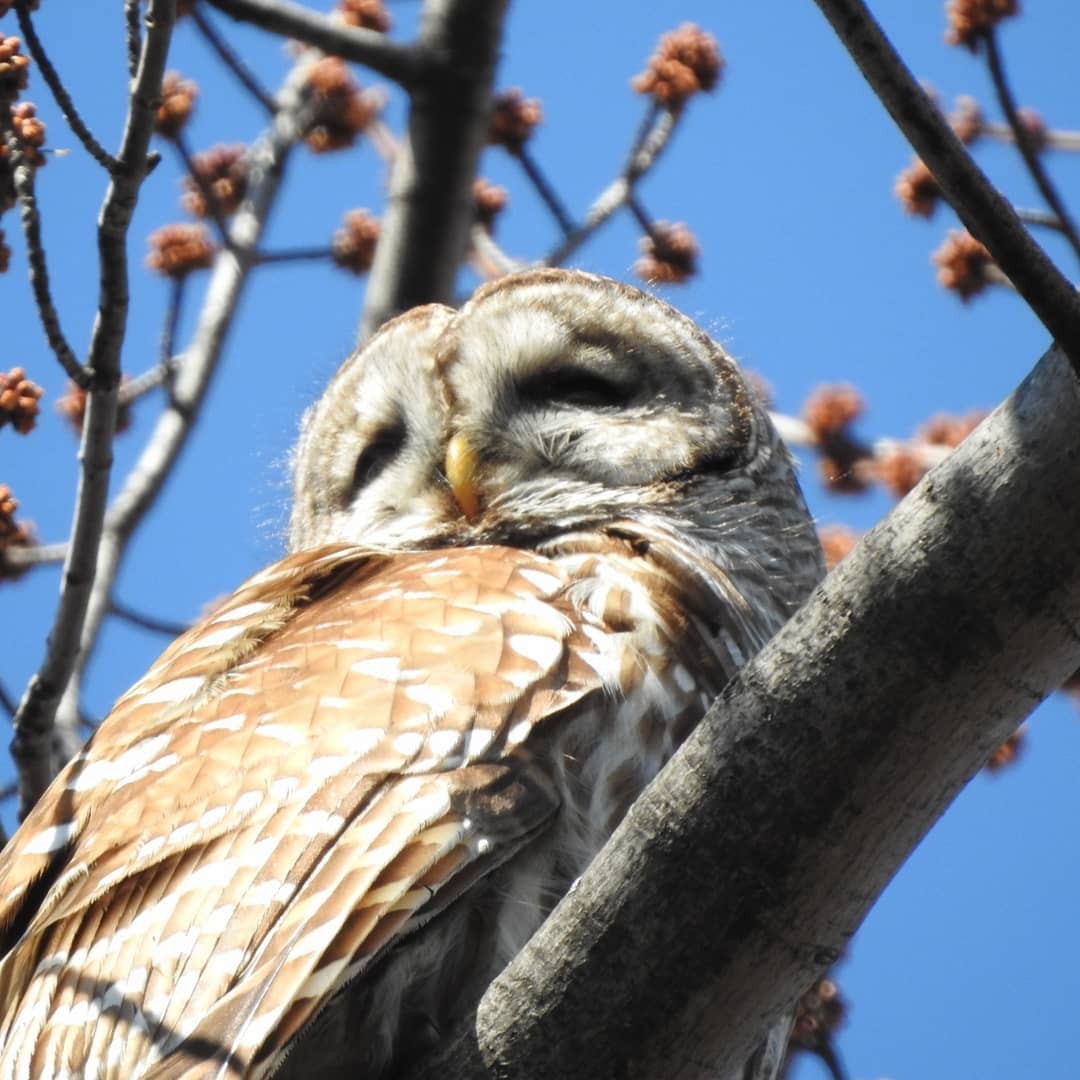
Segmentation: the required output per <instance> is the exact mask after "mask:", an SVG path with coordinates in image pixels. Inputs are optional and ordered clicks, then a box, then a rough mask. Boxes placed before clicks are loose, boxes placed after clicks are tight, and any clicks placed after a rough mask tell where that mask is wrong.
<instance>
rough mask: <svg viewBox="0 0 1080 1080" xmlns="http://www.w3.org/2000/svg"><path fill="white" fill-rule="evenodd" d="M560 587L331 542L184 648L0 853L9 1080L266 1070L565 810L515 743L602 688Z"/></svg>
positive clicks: (498, 552) (267, 578) (461, 556)
mask: <svg viewBox="0 0 1080 1080" xmlns="http://www.w3.org/2000/svg"><path fill="white" fill-rule="evenodd" d="M564 584H565V579H564V578H563V577H562V576H561V574H560V571H559V570H558V569H557V568H556V566H555V564H554V563H552V562H550V561H549V560H547V559H544V558H543V557H541V556H538V555H534V554H531V553H529V552H525V551H520V550H516V549H506V548H471V549H455V550H447V551H441V552H429V553H422V554H409V555H397V556H394V557H381V556H371V555H369V554H365V553H364V552H363V551H360V550H358V549H356V548H352V547H341V546H335V547H330V548H324V549H319V550H317V551H315V552H308V553H303V554H301V555H297V556H290V557H289V558H287V559H285V560H283V561H282V562H280V563H278V564H276V565H274V566H272V567H270V568H269V569H268V570H266V571H263V572H262V573H261V574H259V575H257V576H256V577H255V578H253V579H251V580H250V581H248V582H247V583H246V584H245V585H244V586H243V587H242V588H241V589H240V590H238V591H237V593H235V594H234V595H233V596H232V597H231V598H230V599H229V600H228V601H227V602H226V603H225V604H224V605H223V606H222V607H221V608H220V609H219V610H217V611H216V612H215V613H214V614H213V615H212V616H210V617H209V618H208V619H207V620H206V621H205V622H203V623H202V624H201V625H199V626H198V627H196V628H195V629H194V630H192V631H190V632H189V633H187V634H185V635H183V636H182V637H181V638H179V639H178V640H177V641H176V642H175V643H174V644H173V645H172V646H171V647H170V648H169V649H168V650H167V651H166V652H165V653H164V654H163V656H162V657H161V659H160V660H159V661H158V662H157V663H156V664H155V665H154V666H153V667H152V668H151V670H150V671H149V672H148V674H147V675H146V677H145V678H144V679H142V680H141V681H140V682H139V683H137V684H136V686H135V687H133V688H132V690H130V691H129V692H128V693H127V694H125V695H124V697H123V698H121V699H120V701H119V702H118V703H117V705H116V707H115V709H114V710H113V712H112V713H111V714H110V716H109V717H108V718H107V719H106V720H105V721H104V723H103V724H102V726H101V728H100V729H99V731H98V732H97V733H96V734H95V736H94V738H93V739H92V741H91V742H90V743H89V744H88V745H87V747H86V748H85V749H84V750H83V751H82V752H81V753H80V754H79V755H77V757H76V758H75V759H74V760H73V761H72V762H71V763H70V764H69V765H68V766H67V768H66V769H65V770H64V771H63V772H62V773H61V774H60V776H59V777H58V778H57V779H56V781H55V782H54V784H53V786H52V787H51V788H50V789H49V792H48V793H47V794H46V795H45V796H44V797H43V799H42V800H41V802H40V804H39V806H38V807H37V808H36V809H35V810H34V811H33V813H32V814H31V815H30V816H29V817H28V818H27V820H26V822H25V823H24V825H23V827H22V829H20V831H19V832H18V833H17V834H16V836H15V837H14V838H13V840H12V842H11V844H10V845H9V848H8V849H7V850H6V851H5V852H4V854H3V856H2V858H0V927H2V928H3V931H4V933H3V940H4V943H5V955H4V959H3V960H2V961H0V1002H2V1003H3V1005H2V1009H3V1015H2V1018H0V1073H2V1074H3V1075H11V1076H28V1075H34V1076H41V1075H60V1074H63V1073H66V1072H68V1071H69V1070H70V1071H71V1072H72V1073H79V1072H80V1071H81V1070H82V1069H83V1068H87V1069H89V1070H90V1071H95V1068H91V1067H90V1065H89V1063H90V1062H94V1063H95V1064H96V1075H110V1076H129V1075H132V1074H133V1073H135V1072H137V1071H141V1070H143V1069H146V1068H148V1067H149V1066H150V1065H151V1064H152V1063H153V1062H155V1061H157V1062H158V1065H157V1068H156V1069H155V1070H154V1073H153V1075H155V1076H160V1077H166V1076H170V1077H171V1076H185V1075H192V1076H193V1075H204V1076H205V1075H212V1074H214V1073H218V1072H220V1073H221V1074H223V1075H224V1074H226V1073H228V1074H230V1075H232V1074H234V1073H235V1072H237V1071H239V1072H241V1073H244V1074H247V1072H248V1071H249V1070H250V1071H251V1072H252V1073H253V1074H255V1075H258V1074H259V1073H261V1072H263V1071H265V1070H267V1069H269V1068H270V1067H271V1066H272V1065H273V1064H274V1061H275V1059H276V1057H277V1055H278V1054H279V1052H280V1051H281V1050H282V1048H283V1047H285V1046H286V1045H287V1043H288V1040H289V1039H290V1037H291V1036H292V1035H294V1034H295V1033H296V1032H297V1031H299V1030H300V1028H301V1027H303V1026H304V1024H305V1023H307V1021H308V1020H310V1019H311V1017H312V1016H313V1015H314V1014H315V1013H316V1012H317V1011H318V1010H319V1008H320V1007H321V1006H322V1005H323V1004H324V1003H325V1002H326V1001H328V1000H329V998H330V997H332V996H333V995H334V994H335V993H336V992H337V991H338V990H340V988H341V987H342V986H344V985H345V984H346V983H347V982H348V981H349V980H351V979H353V978H355V977H356V976H357V975H359V974H360V973H362V972H363V971H364V969H365V967H366V966H367V965H368V964H370V963H371V961H372V960H373V959H374V958H375V957H376V956H378V955H379V954H380V952H381V951H382V950H384V949H385V948H386V947H387V946H388V945H389V944H390V943H392V942H393V941H395V940H397V939H398V938H400V937H401V936H402V935H403V934H405V933H407V932H408V931H409V930H411V929H413V928H415V927H416V926H417V925H419V924H420V923H421V922H422V921H424V920H425V919H426V918H429V917H431V916H432V915H433V914H435V913H436V912H437V911H438V910H440V908H442V907H444V906H445V905H446V904H447V903H448V902H449V901H450V900H452V899H453V898H454V897H455V896H456V895H458V894H460V892H461V891H462V889H464V888H465V887H467V886H468V885H469V884H470V883H471V882H472V881H474V880H476V878H477V877H479V876H482V875H484V874H487V873H489V872H490V871H491V870H492V869H493V868H494V867H496V866H497V865H499V864H500V863H501V862H502V861H503V860H505V859H507V858H509V857H510V856H511V855H512V854H513V853H514V852H515V851H517V850H518V849H519V848H520V847H521V845H523V844H524V843H525V842H526V841H527V840H529V839H530V838H531V837H532V836H533V835H534V834H535V833H536V832H537V831H538V830H540V829H541V828H542V827H543V826H544V824H545V822H546V821H548V820H549V819H550V817H551V816H552V815H553V814H554V812H555V811H556V809H557V808H558V799H557V796H556V795H555V793H554V791H553V789H552V787H551V786H550V784H549V783H548V781H547V780H546V778H545V776H544V774H543V772H542V771H541V770H540V769H539V768H536V767H534V766H532V765H531V764H530V759H529V755H528V753H527V751H526V749H525V748H523V747H522V746H521V744H522V742H523V741H524V740H525V738H526V736H528V734H529V733H530V731H532V730H533V728H534V727H535V726H536V725H537V724H539V723H550V722H551V721H552V720H553V719H555V718H557V717H558V716H559V715H560V714H562V713H563V712H564V711H565V710H567V709H568V708H569V707H570V706H572V705H574V704H575V703H576V702H578V701H579V700H580V699H581V698H582V697H583V696H585V695H587V694H589V693H590V692H592V691H594V690H596V689H598V688H599V686H600V679H599V677H598V676H597V675H596V673H595V671H594V670H593V669H592V668H591V667H590V666H589V665H588V664H587V663H585V662H583V661H582V660H581V659H580V657H579V655H578V651H577V650H575V649H574V648H572V647H571V642H572V639H573V637H574V635H575V633H577V628H576V627H575V624H574V621H573V620H572V619H571V618H570V617H569V614H568V613H569V609H568V608H567V607H566V606H565V605H559V604H556V603H553V602H552V601H553V598H555V597H557V595H558V594H559V592H560V590H561V589H562V588H563V586H564ZM592 632H593V633H594V635H595V633H596V630H595V628H593V631H592Z"/></svg>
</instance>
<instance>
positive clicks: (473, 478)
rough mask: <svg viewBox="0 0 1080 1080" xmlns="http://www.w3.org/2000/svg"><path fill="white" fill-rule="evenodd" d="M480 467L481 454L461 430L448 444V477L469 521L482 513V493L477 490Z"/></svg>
mask: <svg viewBox="0 0 1080 1080" xmlns="http://www.w3.org/2000/svg"><path fill="white" fill-rule="evenodd" d="M479 467H480V455H479V454H477V452H476V449H475V447H474V446H473V445H472V443H470V442H469V440H468V437H467V436H465V435H463V434H462V433H461V432H460V431H459V432H458V433H457V434H456V435H454V436H453V437H452V438H451V439H450V442H449V443H448V444H447V446H446V479H447V480H448V481H449V483H450V490H451V491H452V492H453V493H454V499H455V500H456V501H457V504H458V506H460V507H461V510H462V512H463V513H464V514H465V517H467V518H468V519H469V521H474V520H475V519H476V518H477V517H478V516H479V514H480V495H479V493H478V491H477V487H478V484H477V479H478V477H477V474H478V472H479Z"/></svg>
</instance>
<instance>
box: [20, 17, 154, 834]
mask: <svg viewBox="0 0 1080 1080" xmlns="http://www.w3.org/2000/svg"><path fill="white" fill-rule="evenodd" d="M174 9H175V3H174V2H173V0H150V2H149V5H148V7H147V12H146V23H147V33H146V37H145V39H144V42H143V48H142V53H141V56H140V58H139V68H138V72H137V73H136V76H135V79H134V82H133V85H132V88H131V95H130V103H129V106H128V116H127V123H126V126H125V130H124V134H123V137H122V139H121V144H120V152H119V154H118V155H117V167H116V169H115V170H114V171H113V173H112V179H111V182H110V184H109V188H108V191H107V192H106V195H105V200H104V203H103V205H102V208H101V215H100V218H99V225H98V249H99V253H100V259H99V264H100V270H101V280H100V287H99V299H98V310H97V318H96V320H95V323H94V330H93V333H92V335H91V340H90V349H89V355H88V360H87V365H86V370H87V373H88V374H89V376H90V382H89V394H88V397H87V407H86V419H85V422H84V424H83V435H82V443H81V445H80V447H79V462H80V466H81V469H80V475H79V486H78V492H77V494H76V501H75V519H74V522H73V525H72V529H71V540H70V544H69V547H68V552H67V558H66V560H65V563H64V577H63V585H62V587H61V592H60V602H59V604H58V606H57V611H56V616H55V619H54V621H53V627H52V631H51V633H50V635H49V643H48V647H47V650H46V655H45V659H44V661H43V663H42V665H41V667H40V669H39V670H38V672H37V674H35V675H34V676H33V677H32V678H31V680H30V683H29V685H28V686H27V688H26V692H25V694H24V695H23V699H22V701H21V703H20V704H19V711H18V714H17V715H16V718H15V738H14V739H13V740H12V747H11V749H12V754H13V756H14V758H15V761H16V763H17V766H18V771H19V808H20V814H21V815H22V816H25V815H26V814H27V813H28V812H29V810H30V808H31V807H32V806H33V805H34V803H35V802H36V801H37V799H38V796H39V795H40V794H41V793H42V791H44V790H45V788H46V787H47V786H48V784H49V782H50V781H51V779H52V777H53V774H54V771H55V769H56V767H57V766H58V764H59V763H58V762H56V761H54V760H53V750H54V746H55V743H54V736H56V735H57V734H58V735H59V736H60V741H61V742H67V743H70V744H72V745H70V746H67V747H65V749H67V750H69V751H70V750H73V749H74V745H75V744H77V739H78V730H77V729H78V725H77V721H76V722H75V723H73V724H72V725H71V727H70V730H63V729H61V730H59V731H57V729H56V725H55V716H56V710H57V706H58V704H59V701H60V697H61V695H62V694H63V693H64V691H65V688H66V687H67V685H68V682H69V680H70V678H71V675H72V673H73V672H74V670H75V669H76V666H77V664H78V661H79V652H80V638H81V635H82V631H83V624H84V621H85V619H86V615H87V611H88V606H89V603H90V599H91V589H92V587H93V584H94V574H95V560H96V557H97V552H98V545H99V542H100V541H101V538H102V525H103V520H104V514H105V502H106V499H107V497H108V488H109V473H110V469H111V466H112V438H113V434H114V432H115V430H116V410H117V400H116V391H117V387H118V386H119V383H120V349H121V346H122V344H123V340H124V333H125V331H126V328H127V310H128V278H127V272H128V268H127V231H128V226H129V224H130V222H131V216H132V213H133V211H134V209H135V201H136V199H137V197H138V193H139V187H140V185H141V184H142V181H143V178H144V177H145V175H146V169H147V151H148V149H149V144H150V137H151V134H152V132H153V126H154V116H155V111H156V102H157V100H158V98H159V96H160V93H161V79H162V76H163V74H164V71H165V60H166V57H167V55H168V50H169V41H170V39H171V36H172V26H173V15H174Z"/></svg>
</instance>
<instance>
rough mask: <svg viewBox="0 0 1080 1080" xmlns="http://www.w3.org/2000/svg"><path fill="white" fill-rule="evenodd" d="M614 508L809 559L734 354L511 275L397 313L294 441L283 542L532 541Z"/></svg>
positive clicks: (535, 276) (570, 287)
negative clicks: (459, 303)
mask: <svg viewBox="0 0 1080 1080" xmlns="http://www.w3.org/2000/svg"><path fill="white" fill-rule="evenodd" d="M620 522H622V523H631V524H632V523H634V522H639V523H647V524H648V525H649V526H650V527H651V528H662V529H666V530H667V531H668V532H670V533H677V534H679V535H680V536H684V537H687V538H690V539H691V540H693V541H694V542H695V543H698V544H701V545H703V546H704V547H705V548H706V549H708V551H709V553H710V557H715V558H720V559H727V560H730V559H731V558H733V557H735V556H733V555H732V554H731V553H732V552H733V551H735V552H737V551H739V550H744V551H749V550H753V551H755V552H756V553H757V555H756V556H755V557H757V558H760V559H763V560H765V561H766V562H767V561H768V560H770V559H773V558H781V557H784V558H787V557H789V556H790V553H791V549H792V546H793V545H794V547H795V548H796V549H797V550H798V551H801V552H804V555H805V558H806V559H807V560H809V561H812V562H814V563H815V564H816V562H817V559H818V553H817V542H816V539H815V538H814V536H813V533H812V529H811V528H810V525H809V520H808V518H807V515H806V512H805V508H804V505H803V502H802V497H801V495H800V494H799V492H798V488H797V485H796V482H795V479H794V475H793V473H792V469H791V464H790V460H789V457H788V454H787V451H786V450H785V448H784V447H783V446H782V444H781V443H780V442H779V439H778V437H777V435H776V432H775V430H774V428H773V426H772V424H771V422H770V421H769V419H768V416H767V414H766V413H765V411H764V409H763V408H762V407H761V405H760V403H759V402H757V400H756V399H755V396H754V394H753V392H752V391H751V389H750V388H749V386H748V385H747V383H746V381H745V379H744V378H743V376H742V374H741V373H740V371H739V369H738V367H737V366H736V364H735V363H734V361H732V359H731V358H730V357H729V356H728V355H727V354H726V353H725V352H724V350H723V349H722V348H721V347H720V346H719V345H718V344H717V343H716V342H714V341H713V340H712V339H711V338H710V337H709V336H708V335H707V334H706V333H704V331H702V330H701V329H700V328H699V327H698V326H697V325H696V324H695V323H694V322H693V321H692V320H690V319H689V318H687V317H686V316H685V315H682V314H681V313H680V312H678V311H676V310H675V309H674V308H672V307H671V306H669V305H668V304H666V303H664V302H663V301H661V300H659V299H657V298H656V297H654V296H650V295H649V294H647V293H644V292H641V291H639V290H637V289H634V288H631V287H629V286H627V285H623V284H620V283H618V282H615V281H612V280H610V279H607V278H602V277H598V276H595V275H592V274H585V273H581V272H577V271H565V270H536V271H530V272H526V273H522V274H517V275H513V276H510V277H507V278H503V279H501V280H499V281H496V282H494V283H492V284H489V285H485V286H484V287H482V288H481V289H480V290H478V291H477V293H476V294H475V295H474V296H473V297H472V299H470V300H469V301H468V303H466V304H465V305H464V306H463V307H462V308H461V309H460V310H459V311H457V312H454V311H452V310H450V309H448V308H443V307H425V308H420V309H417V310H416V311H413V312H410V313H408V314H406V315H403V316H401V317H400V318H398V319H395V320H393V321H392V322H391V323H388V324H387V326H386V327H384V328H383V329H382V330H381V331H380V332H379V333H378V334H377V335H375V337H373V338H372V339H371V341H370V342H369V343H368V344H367V345H365V346H364V347H362V348H361V349H360V350H359V351H358V352H357V353H356V354H354V355H353V356H352V357H350V359H349V360H347V361H346V363H345V364H344V366H343V367H342V368H341V370H340V371H339V372H338V374H337V375H336V376H335V378H334V380H333V382H332V383H331V385H330V387H329V389H328V391H327V393H326V394H325V395H324V397H323V398H322V400H321V401H320V402H319V403H318V404H317V405H316V406H315V407H314V409H313V410H312V412H311V414H310V415H309V417H308V420H307V422H306V424H305V428H304V433H303V435H302V437H301V441H300V446H299V451H298V455H297V467H296V501H295V509H294V512H293V518H292V525H291V542H292V546H293V547H294V548H296V547H305V546H310V545H311V544H313V543H319V542H324V541H330V540H349V541H354V542H357V543H363V544H370V545H372V546H376V547H383V546H389V547H401V546H429V545H431V544H446V543H450V544H453V543H502V544H511V545H514V546H525V547H540V546H541V545H543V544H544V543H547V542H550V541H551V540H552V539H554V538H557V537H559V536H563V535H566V534H567V533H571V532H575V531H580V530H588V529H597V528H606V527H611V526H614V525H616V524H617V523H620ZM718 552H719V554H717V553H718ZM725 552H726V553H727V554H724V553H725Z"/></svg>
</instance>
